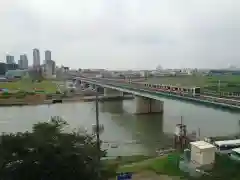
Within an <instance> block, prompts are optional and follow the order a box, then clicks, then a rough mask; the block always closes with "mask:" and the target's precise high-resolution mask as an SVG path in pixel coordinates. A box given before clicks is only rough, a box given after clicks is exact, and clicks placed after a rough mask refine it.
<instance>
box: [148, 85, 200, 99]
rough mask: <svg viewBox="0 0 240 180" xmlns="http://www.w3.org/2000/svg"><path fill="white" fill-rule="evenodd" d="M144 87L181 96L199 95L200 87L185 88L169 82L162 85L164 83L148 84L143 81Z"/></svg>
mask: <svg viewBox="0 0 240 180" xmlns="http://www.w3.org/2000/svg"><path fill="white" fill-rule="evenodd" d="M144 87H146V88H149V89H151V90H155V91H163V92H171V93H174V94H178V95H182V96H183V95H188V96H200V93H201V88H200V87H193V88H187V87H178V86H172V85H170V84H168V85H164V84H149V83H145V84H144Z"/></svg>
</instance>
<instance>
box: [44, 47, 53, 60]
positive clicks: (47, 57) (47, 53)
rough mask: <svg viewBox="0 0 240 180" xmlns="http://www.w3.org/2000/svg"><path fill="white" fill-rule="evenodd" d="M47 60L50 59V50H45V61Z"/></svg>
mask: <svg viewBox="0 0 240 180" xmlns="http://www.w3.org/2000/svg"><path fill="white" fill-rule="evenodd" d="M48 60H52V57H51V51H49V50H46V51H45V61H48Z"/></svg>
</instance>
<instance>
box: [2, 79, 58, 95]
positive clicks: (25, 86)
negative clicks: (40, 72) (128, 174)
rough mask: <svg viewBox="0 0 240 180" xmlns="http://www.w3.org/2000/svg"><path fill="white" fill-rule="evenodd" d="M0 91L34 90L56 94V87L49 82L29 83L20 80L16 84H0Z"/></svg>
mask: <svg viewBox="0 0 240 180" xmlns="http://www.w3.org/2000/svg"><path fill="white" fill-rule="evenodd" d="M0 88H1V89H4V88H5V89H9V90H10V91H11V90H12V91H15V90H22V91H34V90H35V88H36V89H38V90H43V91H45V92H46V93H56V91H57V86H56V84H55V83H53V82H51V81H47V80H44V81H42V82H34V83H33V82H31V81H28V80H20V81H16V82H0Z"/></svg>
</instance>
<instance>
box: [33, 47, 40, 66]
mask: <svg viewBox="0 0 240 180" xmlns="http://www.w3.org/2000/svg"><path fill="white" fill-rule="evenodd" d="M40 63H41V62H40V51H39V49H36V48H35V49H33V67H39V66H40Z"/></svg>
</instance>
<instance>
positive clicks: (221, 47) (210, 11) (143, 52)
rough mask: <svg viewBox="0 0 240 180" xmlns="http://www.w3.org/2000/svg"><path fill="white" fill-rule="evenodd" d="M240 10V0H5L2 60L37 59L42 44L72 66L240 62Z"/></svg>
mask: <svg viewBox="0 0 240 180" xmlns="http://www.w3.org/2000/svg"><path fill="white" fill-rule="evenodd" d="M79 8H80V9H79ZM239 8H240V2H238V1H234V0H229V1H226V0H212V1H207V0H201V1H200V0H196V1H189V0H183V1H178V0H169V1H158V0H150V1H147V0H138V1H135V0H133V1H127V0H122V1H118V0H111V1H109V0H99V1H96V0H89V1H87V2H86V1H82V0H79V1H74V2H69V1H67V0H59V1H58V6H56V2H55V1H47V0H32V1H29V0H21V1H20V0H14V1H8V2H1V3H0V10H1V12H2V14H1V17H0V20H1V22H2V26H3V27H4V28H2V29H0V37H1V40H2V41H1V42H0V46H1V49H0V57H3V56H4V54H5V52H7V51H11V52H14V53H12V54H13V55H14V56H17V57H18V56H19V54H18V52H25V51H26V50H27V52H26V53H27V54H28V57H31V56H30V54H31V48H32V47H38V48H39V49H41V50H43V49H51V50H52V52H54V59H55V60H56V61H57V62H58V64H60V65H61V64H64V65H66V66H69V67H72V68H74V67H80V68H107V69H153V68H155V67H156V66H157V65H158V64H161V65H162V66H163V67H165V68H170V67H171V68H182V67H198V68H203V67H205V68H222V67H226V66H227V65H228V64H229V63H230V64H236V65H237V66H239V64H240V61H239V60H240V54H239V52H238V51H239V50H238V47H239V45H240V31H239V28H240V24H239V23H238V22H239V21H240V11H239ZM62 12H66V13H64V14H63V13H62ZM19 22H21V24H23V25H21V26H20V24H19ZM41 57H44V52H42V51H41ZM41 60H43V58H42V59H41ZM29 61H30V62H31V58H29Z"/></svg>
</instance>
